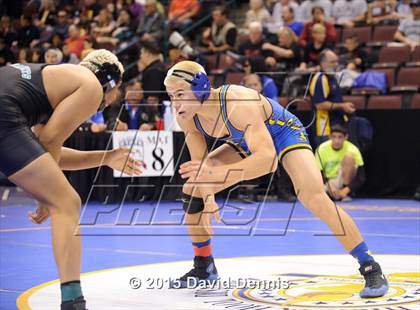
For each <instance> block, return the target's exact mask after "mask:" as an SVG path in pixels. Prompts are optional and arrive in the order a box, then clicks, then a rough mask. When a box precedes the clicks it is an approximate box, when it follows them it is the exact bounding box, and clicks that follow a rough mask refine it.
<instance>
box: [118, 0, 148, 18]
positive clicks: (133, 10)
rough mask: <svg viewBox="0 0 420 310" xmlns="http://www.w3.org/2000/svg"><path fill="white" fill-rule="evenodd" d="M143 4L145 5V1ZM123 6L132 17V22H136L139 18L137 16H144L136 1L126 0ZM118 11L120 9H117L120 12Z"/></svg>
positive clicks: (140, 6)
mask: <svg viewBox="0 0 420 310" xmlns="http://www.w3.org/2000/svg"><path fill="white" fill-rule="evenodd" d="M145 2H146V3H147V0H146V1H145ZM142 3H143V2H142ZM125 4H126V6H127V8H128V9H129V11H130V14H131V16H132V17H133V20H137V19H138V18H139V16H142V15H144V12H143V7H142V5H141V4H140V3H138V2H137V1H136V0H126V1H125ZM146 5H147V4H146ZM120 9H121V8H118V10H120Z"/></svg>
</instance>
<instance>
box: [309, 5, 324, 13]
mask: <svg viewBox="0 0 420 310" xmlns="http://www.w3.org/2000/svg"><path fill="white" fill-rule="evenodd" d="M315 10H320V11H321V12H322V14H324V15H325V11H324V8H323V7H322V6H318V5H316V6H314V7H312V10H311V14H312V15H314V12H315Z"/></svg>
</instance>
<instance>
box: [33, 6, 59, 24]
mask: <svg viewBox="0 0 420 310" xmlns="http://www.w3.org/2000/svg"><path fill="white" fill-rule="evenodd" d="M55 23H56V12H55V5H54V1H53V0H42V1H41V5H40V7H39V13H38V18H37V20H36V21H35V25H36V26H37V27H38V28H40V29H44V28H45V27H46V26H50V27H52V26H54V25H55Z"/></svg>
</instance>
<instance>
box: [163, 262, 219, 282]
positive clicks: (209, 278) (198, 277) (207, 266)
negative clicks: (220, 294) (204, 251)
mask: <svg viewBox="0 0 420 310" xmlns="http://www.w3.org/2000/svg"><path fill="white" fill-rule="evenodd" d="M218 278H219V275H218V274H217V269H216V265H215V264H214V259H213V257H204V256H195V257H194V268H193V269H191V270H190V271H189V272H187V273H186V274H185V275H183V276H182V277H181V278H179V279H177V280H174V281H172V282H171V284H170V287H171V288H196V287H198V286H200V287H203V286H206V285H208V284H211V283H214V281H216V280H217V279H218Z"/></svg>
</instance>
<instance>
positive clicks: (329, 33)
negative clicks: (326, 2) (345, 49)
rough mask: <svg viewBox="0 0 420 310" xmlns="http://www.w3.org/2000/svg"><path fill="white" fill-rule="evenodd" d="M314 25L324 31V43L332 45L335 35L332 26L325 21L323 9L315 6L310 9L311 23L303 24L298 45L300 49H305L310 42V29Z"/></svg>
mask: <svg viewBox="0 0 420 310" xmlns="http://www.w3.org/2000/svg"><path fill="white" fill-rule="evenodd" d="M315 24H322V25H323V26H324V27H325V30H326V38H325V40H326V42H328V43H330V44H334V42H335V38H336V36H337V33H336V31H335V28H334V25H333V24H331V23H329V22H326V21H325V15H324V9H323V8H322V7H320V6H315V7H313V9H312V21H311V22H308V23H306V24H305V26H304V28H303V32H302V35H301V36H300V39H299V43H300V45H301V46H302V47H306V46H307V45H308V43H309V42H311V41H312V27H313V26H314V25H315Z"/></svg>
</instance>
